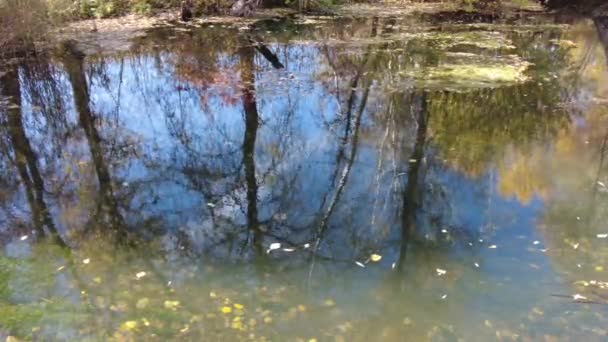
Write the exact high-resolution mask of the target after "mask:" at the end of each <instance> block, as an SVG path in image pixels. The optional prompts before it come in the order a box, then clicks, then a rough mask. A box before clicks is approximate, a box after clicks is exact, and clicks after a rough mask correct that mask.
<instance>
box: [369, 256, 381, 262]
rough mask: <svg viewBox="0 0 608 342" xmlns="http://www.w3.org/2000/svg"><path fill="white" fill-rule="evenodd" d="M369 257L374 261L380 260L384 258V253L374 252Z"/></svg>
mask: <svg viewBox="0 0 608 342" xmlns="http://www.w3.org/2000/svg"><path fill="white" fill-rule="evenodd" d="M369 259H370V260H371V261H373V262H378V261H380V260H382V255H379V254H372V255H370V256H369Z"/></svg>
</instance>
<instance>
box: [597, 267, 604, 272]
mask: <svg viewBox="0 0 608 342" xmlns="http://www.w3.org/2000/svg"><path fill="white" fill-rule="evenodd" d="M595 270H596V271H597V272H603V271H604V266H595Z"/></svg>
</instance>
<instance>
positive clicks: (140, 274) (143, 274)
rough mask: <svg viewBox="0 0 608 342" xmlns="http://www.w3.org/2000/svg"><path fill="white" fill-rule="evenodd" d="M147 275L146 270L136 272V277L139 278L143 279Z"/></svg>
mask: <svg viewBox="0 0 608 342" xmlns="http://www.w3.org/2000/svg"><path fill="white" fill-rule="evenodd" d="M145 276H146V272H143V271H142V272H137V274H135V278H137V279H141V278H143V277H145Z"/></svg>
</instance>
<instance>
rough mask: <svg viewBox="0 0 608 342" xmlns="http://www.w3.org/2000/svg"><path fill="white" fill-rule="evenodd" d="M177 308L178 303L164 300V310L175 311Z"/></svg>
mask: <svg viewBox="0 0 608 342" xmlns="http://www.w3.org/2000/svg"><path fill="white" fill-rule="evenodd" d="M178 306H179V301H177V300H166V301H165V309H169V310H176V309H177V307H178Z"/></svg>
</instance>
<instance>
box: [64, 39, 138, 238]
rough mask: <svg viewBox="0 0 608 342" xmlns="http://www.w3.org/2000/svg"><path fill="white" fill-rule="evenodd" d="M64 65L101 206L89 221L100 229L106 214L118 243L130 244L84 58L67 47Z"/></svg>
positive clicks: (73, 48) (65, 48)
mask: <svg viewBox="0 0 608 342" xmlns="http://www.w3.org/2000/svg"><path fill="white" fill-rule="evenodd" d="M62 62H63V64H64V66H65V68H66V71H67V74H68V79H69V81H70V84H71V87H72V94H73V96H74V103H75V108H76V112H77V114H78V122H79V124H80V126H81V128H82V129H83V130H84V133H85V137H86V141H87V144H88V146H89V152H90V154H91V157H92V159H93V165H94V167H95V173H96V175H97V182H98V186H99V202H98V206H97V209H96V212H95V213H94V214H93V215H92V216H91V219H90V220H91V222H92V223H94V225H95V226H97V224H98V223H97V222H98V221H99V220H100V219H101V215H104V213H107V216H108V219H109V222H110V230H111V231H112V233H113V234H116V239H117V241H118V242H119V243H125V242H127V241H126V239H127V231H126V229H127V228H126V226H125V222H124V219H123V217H122V214H121V213H120V211H119V208H118V203H117V199H116V194H115V190H114V187H113V184H112V179H111V176H110V171H109V168H108V165H107V162H106V161H105V157H104V151H103V148H102V140H101V136H100V134H99V132H98V130H97V127H96V120H95V116H94V115H93V113H92V112H91V108H90V101H91V100H90V96H89V86H88V84H87V80H86V75H85V71H84V54H82V53H81V52H80V51H78V50H76V48H75V47H74V46H73V45H71V44H69V43H68V44H66V45H65V46H64V52H63V55H62Z"/></svg>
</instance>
